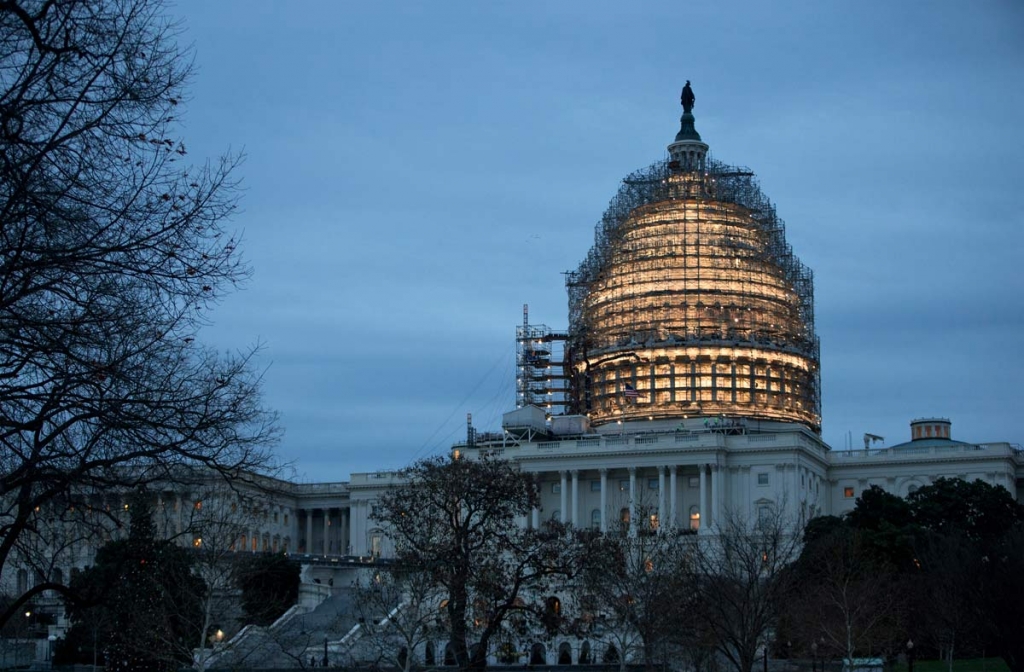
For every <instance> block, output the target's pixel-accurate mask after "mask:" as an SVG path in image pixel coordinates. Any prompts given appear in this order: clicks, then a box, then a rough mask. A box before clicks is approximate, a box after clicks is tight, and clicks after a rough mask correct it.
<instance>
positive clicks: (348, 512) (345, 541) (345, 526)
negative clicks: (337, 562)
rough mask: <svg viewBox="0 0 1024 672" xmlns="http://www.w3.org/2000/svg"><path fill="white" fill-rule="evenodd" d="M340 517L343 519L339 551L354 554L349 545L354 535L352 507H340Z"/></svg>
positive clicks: (339, 537) (339, 532)
mask: <svg viewBox="0 0 1024 672" xmlns="http://www.w3.org/2000/svg"><path fill="white" fill-rule="evenodd" d="M338 517H339V518H340V519H341V529H340V530H338V551H339V552H340V553H342V554H343V555H352V548H351V546H349V539H350V538H351V536H352V532H351V530H352V509H345V508H341V509H338Z"/></svg>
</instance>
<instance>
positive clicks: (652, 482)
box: [647, 478, 658, 490]
mask: <svg viewBox="0 0 1024 672" xmlns="http://www.w3.org/2000/svg"><path fill="white" fill-rule="evenodd" d="M647 488H648V489H649V490H657V489H658V479H656V478H648V479H647Z"/></svg>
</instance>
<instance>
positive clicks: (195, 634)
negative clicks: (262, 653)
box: [182, 487, 267, 672]
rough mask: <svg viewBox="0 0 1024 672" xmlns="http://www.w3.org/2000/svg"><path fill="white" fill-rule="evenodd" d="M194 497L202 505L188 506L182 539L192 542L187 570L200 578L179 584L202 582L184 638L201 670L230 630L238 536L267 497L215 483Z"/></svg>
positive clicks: (233, 614) (253, 522)
mask: <svg viewBox="0 0 1024 672" xmlns="http://www.w3.org/2000/svg"><path fill="white" fill-rule="evenodd" d="M196 496H198V497H199V498H200V500H199V501H201V502H202V506H201V507H198V508H197V507H194V506H193V507H191V509H190V510H191V518H190V520H189V523H188V525H187V526H185V529H184V532H183V535H184V538H183V539H182V542H183V543H186V544H188V545H190V546H191V547H192V562H191V567H190V572H191V574H192V575H194V576H195V577H198V578H199V580H200V582H199V583H198V584H194V583H192V584H190V582H187V581H182V584H183V585H200V586H202V589H201V590H200V592H199V593H198V594H196V595H195V596H194V597H195V599H196V601H197V603H198V605H199V612H200V618H199V619H198V620H197V621H195V622H194V623H191V624H190V625H191V626H192V639H191V640H187V641H186V642H185V643H186V646H187V647H188V648H187V650H186V653H187V654H188V656H189V657H191V658H192V660H193V667H194V668H195V669H196V671H197V672H204V671H205V670H206V667H207V665H208V663H209V661H210V659H211V657H212V656H213V655H214V653H215V652H216V650H217V648H218V647H219V645H220V643H221V642H222V641H223V639H224V638H225V637H227V636H230V635H231V634H234V630H235V628H234V627H233V625H234V620H235V617H236V616H237V613H236V612H237V607H236V603H237V595H236V594H235V593H236V591H237V580H238V577H239V572H240V571H242V563H241V562H240V559H241V558H240V557H239V553H238V551H239V550H241V551H245V550H246V549H244V548H239V540H240V539H241V538H242V536H243V535H246V534H248V533H250V532H251V530H253V529H254V528H255V527H257V526H258V524H259V523H260V522H261V521H260V517H261V511H263V510H264V509H265V508H266V506H267V501H266V498H265V496H264V495H263V494H262V493H259V492H258V491H251V492H250V493H249V494H241V493H237V492H235V491H234V490H230V489H228V488H224V487H219V488H218V487H213V488H212V489H210V490H207V491H205V492H199V493H198V494H197V495H196ZM243 557H244V556H243Z"/></svg>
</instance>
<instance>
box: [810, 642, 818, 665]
mask: <svg viewBox="0 0 1024 672" xmlns="http://www.w3.org/2000/svg"><path fill="white" fill-rule="evenodd" d="M811 672H818V643H817V642H811Z"/></svg>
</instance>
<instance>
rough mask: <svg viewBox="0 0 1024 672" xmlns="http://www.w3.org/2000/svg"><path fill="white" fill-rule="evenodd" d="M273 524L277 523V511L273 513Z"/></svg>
mask: <svg viewBox="0 0 1024 672" xmlns="http://www.w3.org/2000/svg"><path fill="white" fill-rule="evenodd" d="M274 522H275V523H276V522H277V511H274Z"/></svg>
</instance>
